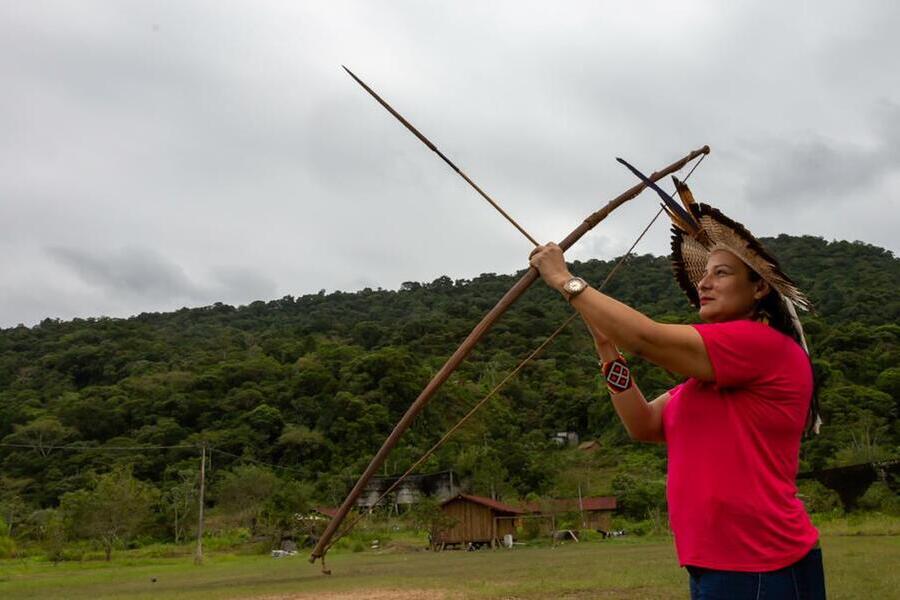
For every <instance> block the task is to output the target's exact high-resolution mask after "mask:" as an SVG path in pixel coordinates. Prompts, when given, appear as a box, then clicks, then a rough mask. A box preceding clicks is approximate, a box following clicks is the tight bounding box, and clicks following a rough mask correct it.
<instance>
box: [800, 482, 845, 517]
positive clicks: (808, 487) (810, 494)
mask: <svg viewBox="0 0 900 600" xmlns="http://www.w3.org/2000/svg"><path fill="white" fill-rule="evenodd" d="M797 496H798V497H799V498H800V500H802V501H803V504H804V505H805V506H806V510H807V511H808V512H811V513H827V512H837V513H840V512H841V511H842V505H841V498H840V496H838V493H837V492H836V491H834V490H832V489H830V488H827V487H825V486H824V485H822V484H821V483H820V482H818V481H816V480H814V479H807V480H804V481H801V482H799V483H798V484H797Z"/></svg>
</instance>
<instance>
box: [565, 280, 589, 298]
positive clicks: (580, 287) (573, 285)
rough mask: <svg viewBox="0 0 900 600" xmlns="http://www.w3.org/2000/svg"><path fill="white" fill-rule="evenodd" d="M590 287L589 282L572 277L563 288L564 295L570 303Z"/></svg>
mask: <svg viewBox="0 0 900 600" xmlns="http://www.w3.org/2000/svg"><path fill="white" fill-rule="evenodd" d="M587 287H588V282H587V281H585V280H584V279H582V278H581V277H572V278H571V279H569V280H568V281H566V282H565V283H564V284H563V286H562V293H563V295H564V296H565V297H566V300H568V301H569V302H571V301H572V298H574V297H575V296H577V295H578V294H580V293H581V292H583V291H584V290H585V289H586V288H587Z"/></svg>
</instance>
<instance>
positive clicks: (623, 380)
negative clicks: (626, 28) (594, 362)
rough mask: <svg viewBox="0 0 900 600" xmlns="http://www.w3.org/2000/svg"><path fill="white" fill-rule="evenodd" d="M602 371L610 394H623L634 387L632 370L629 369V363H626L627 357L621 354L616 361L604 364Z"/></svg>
mask: <svg viewBox="0 0 900 600" xmlns="http://www.w3.org/2000/svg"><path fill="white" fill-rule="evenodd" d="M602 371H603V377H605V378H606V387H607V388H608V389H609V393H610V394H621V393H622V392H625V391H628V390H630V389H631V388H633V387H634V380H633V379H632V378H631V369H629V368H628V363H627V362H625V357H624V356H622V355H621V354H620V355H618V356H617V357H616V358H615V360H611V361H609V362H608V363H603V364H602Z"/></svg>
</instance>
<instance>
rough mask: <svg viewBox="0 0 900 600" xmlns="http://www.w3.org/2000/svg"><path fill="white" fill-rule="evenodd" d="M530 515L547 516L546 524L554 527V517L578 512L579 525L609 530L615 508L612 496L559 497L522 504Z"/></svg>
mask: <svg viewBox="0 0 900 600" xmlns="http://www.w3.org/2000/svg"><path fill="white" fill-rule="evenodd" d="M523 509H524V511H525V512H526V513H528V514H530V515H535V516H536V515H541V516H545V517H548V519H549V521H548V526H549V527H550V528H551V529H555V528H556V517H558V516H560V515H563V514H566V513H579V514H580V515H581V519H580V520H581V526H582V527H585V528H587V529H594V530H598V531H609V529H610V525H611V519H612V513H613V512H614V511H615V510H616V498H615V497H614V496H592V497H586V498H560V499H555V500H547V501H544V502H529V503H527V504H525V505H524V506H523Z"/></svg>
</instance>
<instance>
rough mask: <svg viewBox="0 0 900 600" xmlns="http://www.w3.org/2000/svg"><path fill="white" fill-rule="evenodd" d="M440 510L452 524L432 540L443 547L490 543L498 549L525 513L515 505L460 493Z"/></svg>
mask: <svg viewBox="0 0 900 600" xmlns="http://www.w3.org/2000/svg"><path fill="white" fill-rule="evenodd" d="M441 511H442V512H443V513H444V515H445V516H447V517H448V520H449V521H450V522H451V523H452V525H449V526H447V527H445V528H443V529H441V530H440V531H438V532H437V535H436V536H435V537H434V539H433V540H432V543H433V544H434V545H435V546H436V547H440V548H443V547H444V546H446V545H449V544H461V545H463V546H468V545H469V544H490V545H491V546H492V547H495V546H497V545H498V544H499V543H500V542H501V540H502V539H503V537H504V536H505V535H507V534H511V535H515V533H516V522H515V521H516V519H517V518H518V517H519V516H521V515H522V514H524V511H523V510H521V509H519V508H516V507H514V506H509V505H508V504H504V503H502V502H499V501H497V500H491V499H490V498H484V497H482V496H471V495H469V494H457V495H456V496H454V497H453V498H449V499H447V500H445V501H444V502H443V503H442V504H441Z"/></svg>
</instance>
